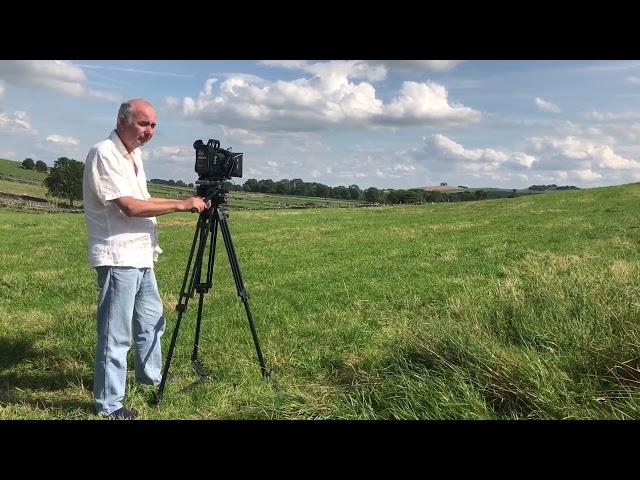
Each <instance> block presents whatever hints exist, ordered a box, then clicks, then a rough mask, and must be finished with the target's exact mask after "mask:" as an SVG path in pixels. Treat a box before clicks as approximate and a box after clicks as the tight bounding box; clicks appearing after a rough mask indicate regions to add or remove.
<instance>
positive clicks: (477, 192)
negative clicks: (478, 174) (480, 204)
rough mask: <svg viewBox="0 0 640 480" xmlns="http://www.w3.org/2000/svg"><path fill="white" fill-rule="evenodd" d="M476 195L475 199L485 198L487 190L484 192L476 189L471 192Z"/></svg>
mask: <svg viewBox="0 0 640 480" xmlns="http://www.w3.org/2000/svg"><path fill="white" fill-rule="evenodd" d="M473 194H474V195H475V197H476V200H486V199H487V192H485V191H484V190H476V191H475V192H474V193H473Z"/></svg>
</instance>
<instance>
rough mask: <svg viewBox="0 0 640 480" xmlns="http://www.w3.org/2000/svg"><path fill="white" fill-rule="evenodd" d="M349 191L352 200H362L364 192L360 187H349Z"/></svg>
mask: <svg viewBox="0 0 640 480" xmlns="http://www.w3.org/2000/svg"><path fill="white" fill-rule="evenodd" d="M348 190H349V195H350V196H351V200H360V199H361V198H362V190H360V187H359V186H358V185H349V188H348Z"/></svg>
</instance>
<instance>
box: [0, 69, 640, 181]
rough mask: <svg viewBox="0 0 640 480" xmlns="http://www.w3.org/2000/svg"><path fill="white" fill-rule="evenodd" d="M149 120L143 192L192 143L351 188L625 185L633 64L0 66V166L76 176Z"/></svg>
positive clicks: (635, 84) (632, 127)
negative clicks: (132, 112)
mask: <svg viewBox="0 0 640 480" xmlns="http://www.w3.org/2000/svg"><path fill="white" fill-rule="evenodd" d="M131 98H145V99H147V100H149V101H150V102H151V103H152V104H153V105H154V106H155V108H156V110H157V113H158V126H157V128H156V132H155V136H154V138H153V139H152V140H151V142H149V143H148V144H147V145H145V146H144V147H143V157H142V158H143V161H144V168H145V172H146V175H147V178H149V179H152V178H161V179H165V180H168V179H174V180H182V181H184V182H186V183H191V182H195V181H196V180H197V178H198V177H197V174H196V173H195V171H194V165H195V150H194V149H193V143H194V141H196V140H198V139H202V140H203V141H204V142H205V143H206V141H207V140H208V139H217V140H219V141H220V144H221V146H222V147H224V148H231V149H232V151H234V152H242V153H243V154H244V156H243V170H244V172H243V173H244V175H243V177H242V178H240V179H234V181H235V183H238V184H242V183H244V181H246V180H247V179H249V178H255V179H258V180H261V179H267V178H270V179H272V180H274V181H277V180H280V179H283V178H288V179H293V178H300V179H302V180H304V181H306V182H320V183H324V184H326V185H329V186H333V187H335V186H338V185H344V186H349V185H353V184H356V185H358V186H359V187H360V188H362V189H366V188H368V187H376V188H419V187H426V186H432V185H439V184H440V183H441V182H446V183H448V185H450V186H458V185H464V186H468V187H475V188H481V187H501V188H526V187H528V186H530V185H534V184H535V185H540V184H556V185H575V186H578V187H581V188H589V187H598V186H607V185H619V184H624V183H630V182H637V181H640V61H635V60H634V61H631V60H609V61H603V60H599V61H596V60H574V61H564V60H552V61H542V60H521V61H519V60H491V61H488V60H487V61H485V60H468V61H460V60H270V61H264V60H263V61H249V60H241V61H231V60H220V61H217V60H197V61H195V60H172V61H170V60H146V61H135V60H100V61H89V60H60V61H54V60H0V158H6V159H9V160H15V161H19V162H21V161H22V160H24V159H25V158H27V157H30V158H33V159H34V160H43V161H44V162H45V163H47V165H48V166H53V164H54V162H55V160H56V159H57V158H59V157H63V156H64V157H69V158H74V159H76V160H79V161H82V162H84V161H85V158H86V154H87V152H88V150H89V149H90V148H91V146H92V145H94V144H95V143H97V142H99V141H101V140H103V139H105V138H107V137H108V136H109V134H110V132H111V130H113V128H114V127H115V122H116V114H117V111H118V108H119V106H120V103H121V102H123V101H125V100H128V99H131Z"/></svg>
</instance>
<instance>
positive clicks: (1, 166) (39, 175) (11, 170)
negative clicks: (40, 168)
mask: <svg viewBox="0 0 640 480" xmlns="http://www.w3.org/2000/svg"><path fill="white" fill-rule="evenodd" d="M52 166H53V165H48V167H52ZM0 176H3V177H6V176H8V177H12V178H15V179H18V180H31V181H40V182H41V181H43V180H44V179H45V178H47V174H46V173H44V172H37V171H35V170H27V169H25V168H22V162H14V161H12V160H5V159H3V158H0Z"/></svg>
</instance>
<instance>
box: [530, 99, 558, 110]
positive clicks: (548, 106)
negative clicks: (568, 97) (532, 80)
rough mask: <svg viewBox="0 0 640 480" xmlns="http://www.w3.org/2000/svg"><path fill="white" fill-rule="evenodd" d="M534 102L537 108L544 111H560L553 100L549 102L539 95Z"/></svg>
mask: <svg viewBox="0 0 640 480" xmlns="http://www.w3.org/2000/svg"><path fill="white" fill-rule="evenodd" d="M535 103H536V107H538V109H539V110H542V111H544V112H553V113H560V107H558V106H557V105H556V104H555V103H553V102H549V101H547V100H544V99H542V98H540V97H536V100H535Z"/></svg>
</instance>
